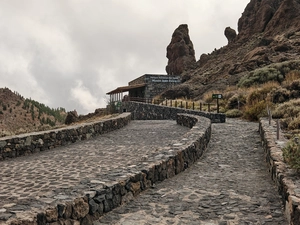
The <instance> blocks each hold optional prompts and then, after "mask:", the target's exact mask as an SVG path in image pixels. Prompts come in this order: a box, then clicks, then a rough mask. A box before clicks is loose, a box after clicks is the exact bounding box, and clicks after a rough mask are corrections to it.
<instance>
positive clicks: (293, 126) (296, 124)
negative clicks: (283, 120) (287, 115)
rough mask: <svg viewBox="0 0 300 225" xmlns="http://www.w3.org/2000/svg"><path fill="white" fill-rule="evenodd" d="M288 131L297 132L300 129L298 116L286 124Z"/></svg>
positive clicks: (299, 117)
mask: <svg viewBox="0 0 300 225" xmlns="http://www.w3.org/2000/svg"><path fill="white" fill-rule="evenodd" d="M287 128H288V129H289V130H298V129H300V116H297V117H295V118H292V119H291V121H290V122H289V123H288V127H287Z"/></svg>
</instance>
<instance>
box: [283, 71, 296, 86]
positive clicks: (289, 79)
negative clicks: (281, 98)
mask: <svg viewBox="0 0 300 225" xmlns="http://www.w3.org/2000/svg"><path fill="white" fill-rule="evenodd" d="M298 79H300V71H298V70H293V71H291V72H289V73H288V74H286V76H285V80H284V82H283V85H284V86H285V85H289V84H291V83H292V82H293V81H295V80H298Z"/></svg>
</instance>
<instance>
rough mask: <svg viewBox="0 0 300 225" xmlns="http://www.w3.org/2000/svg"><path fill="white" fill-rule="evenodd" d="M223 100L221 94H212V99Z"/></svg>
mask: <svg viewBox="0 0 300 225" xmlns="http://www.w3.org/2000/svg"><path fill="white" fill-rule="evenodd" d="M221 98H223V95H222V94H212V99H221Z"/></svg>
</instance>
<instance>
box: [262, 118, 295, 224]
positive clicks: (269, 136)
mask: <svg viewBox="0 0 300 225" xmlns="http://www.w3.org/2000/svg"><path fill="white" fill-rule="evenodd" d="M259 131H260V135H261V140H262V144H263V148H264V151H265V156H266V162H267V164H268V168H269V172H270V174H271V177H272V179H273V181H274V182H275V184H276V186H277V187H278V192H279V194H280V195H281V197H282V202H283V205H284V208H285V215H286V217H287V219H288V221H289V224H293V225H298V224H300V182H299V174H297V172H296V171H295V170H292V169H290V168H289V167H288V166H287V165H286V164H285V163H284V160H283V156H282V150H281V149H282V147H283V145H284V144H285V142H286V140H284V139H283V138H282V134H281V135H280V136H281V138H280V140H279V141H278V140H277V134H276V123H275V121H272V123H271V125H269V120H268V119H266V118H262V119H261V120H260V122H259ZM297 186H298V187H297Z"/></svg>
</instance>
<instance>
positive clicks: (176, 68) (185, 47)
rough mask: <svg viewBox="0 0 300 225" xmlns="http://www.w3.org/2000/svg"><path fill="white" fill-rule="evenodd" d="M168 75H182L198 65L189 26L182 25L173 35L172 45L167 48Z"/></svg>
mask: <svg viewBox="0 0 300 225" xmlns="http://www.w3.org/2000/svg"><path fill="white" fill-rule="evenodd" d="M167 58H168V65H167V66H166V72H167V74H168V75H180V74H182V72H183V71H185V70H186V69H188V68H190V67H192V66H193V65H194V64H195V63H196V58H195V51H194V46H193V43H192V41H191V40H190V36H189V30H188V25H186V24H182V25H180V26H179V27H178V28H177V29H176V30H175V31H174V33H173V35H172V40H171V43H170V44H169V45H168V47H167Z"/></svg>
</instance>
